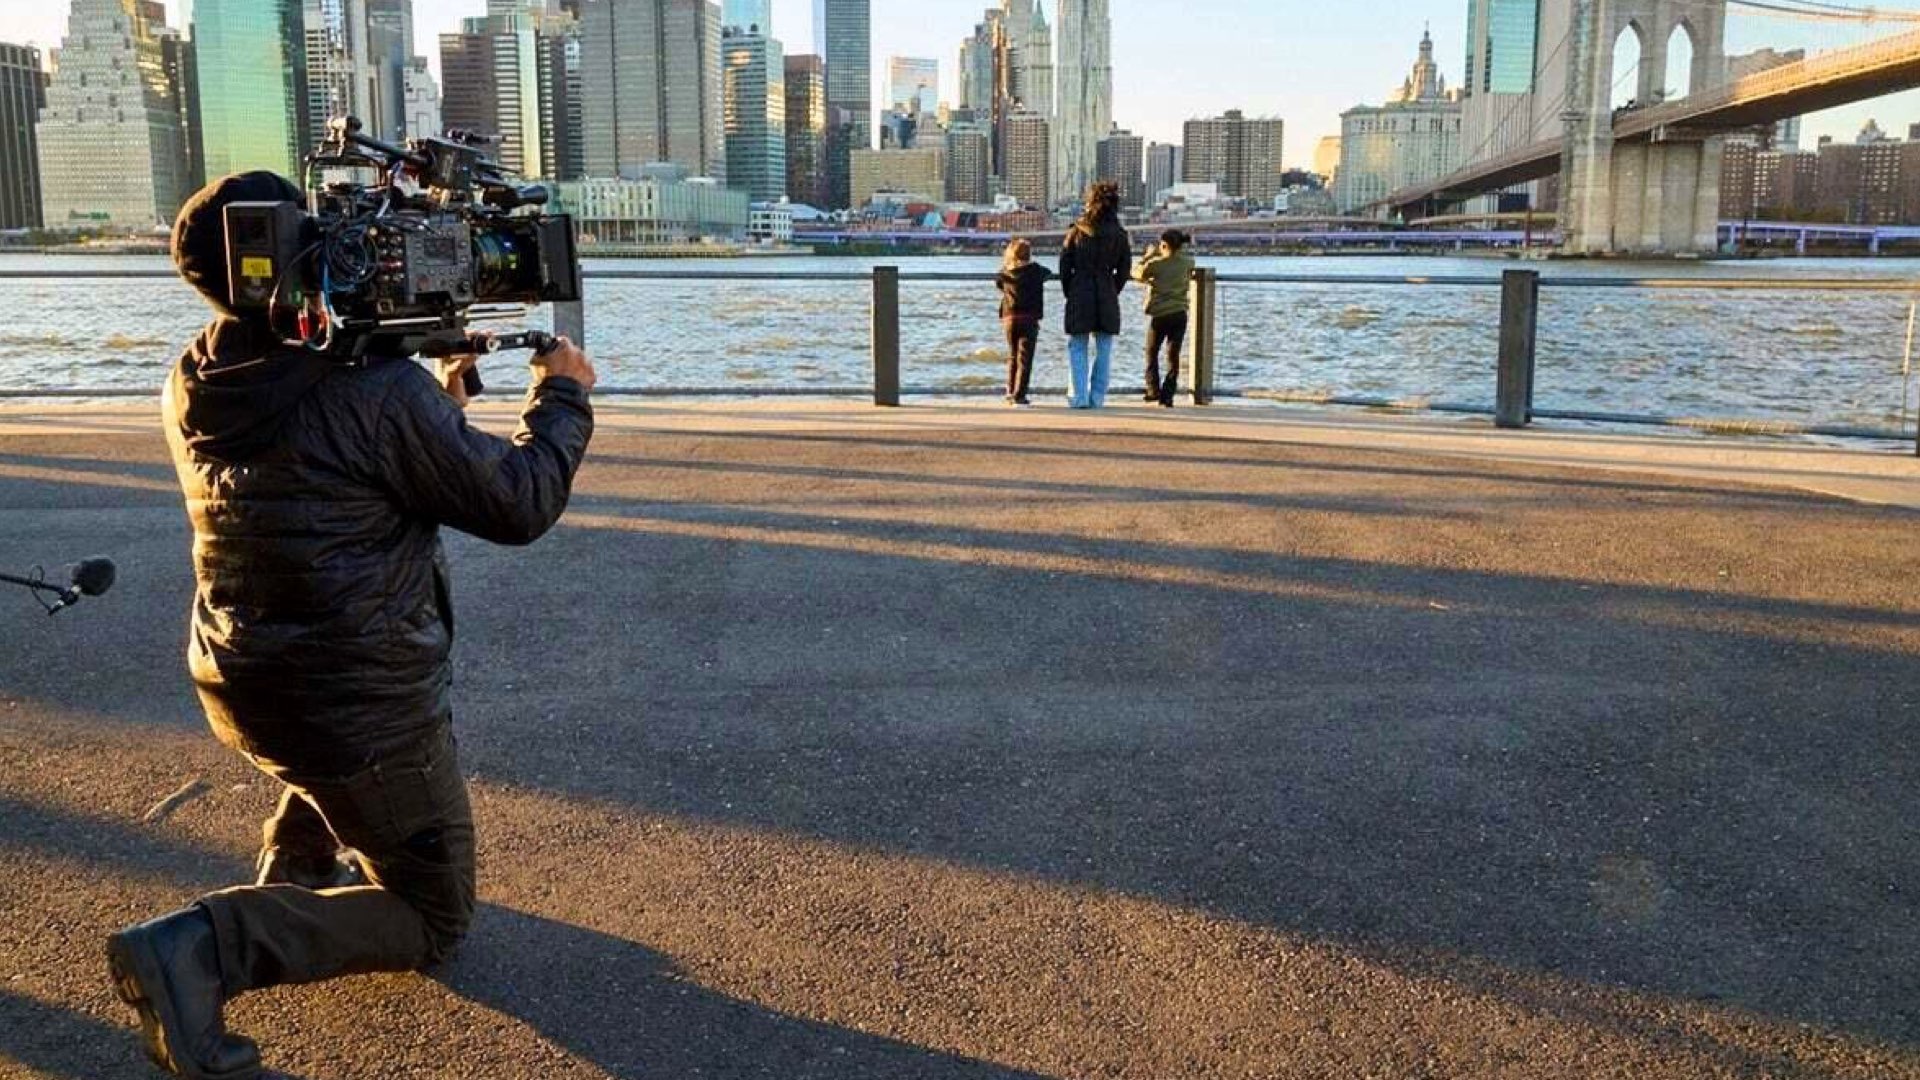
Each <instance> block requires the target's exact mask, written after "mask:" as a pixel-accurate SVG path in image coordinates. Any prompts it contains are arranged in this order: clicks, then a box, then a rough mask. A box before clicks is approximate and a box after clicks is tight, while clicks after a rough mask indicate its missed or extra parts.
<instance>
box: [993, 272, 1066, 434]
mask: <svg viewBox="0 0 1920 1080" xmlns="http://www.w3.org/2000/svg"><path fill="white" fill-rule="evenodd" d="M996 280H997V281H998V282H999V285H1000V321H1001V322H1002V323H1003V324H1005V326H1006V329H1007V404H1009V405H1030V404H1032V402H1030V401H1028V400H1027V389H1028V387H1029V386H1031V385H1032V383H1033V354H1034V351H1035V350H1036V349H1037V348H1038V347H1039V345H1040V323H1041V321H1042V320H1044V319H1045V318H1046V317H1047V282H1049V281H1052V280H1053V271H1051V270H1049V269H1047V268H1046V267H1044V266H1041V265H1040V264H1039V263H1036V262H1034V261H1033V245H1032V244H1031V243H1029V242H1027V241H1026V240H1024V239H1023V240H1015V241H1014V242H1013V243H1011V244H1008V245H1007V255H1006V262H1005V263H1004V265H1002V266H1001V268H1000V276H999V278H997V279H996Z"/></svg>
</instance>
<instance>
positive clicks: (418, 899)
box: [407, 827, 474, 965]
mask: <svg viewBox="0 0 1920 1080" xmlns="http://www.w3.org/2000/svg"><path fill="white" fill-rule="evenodd" d="M464 837H465V833H464V832H463V831H462V830H459V829H451V830H450V829H445V828H439V827H436V828H432V829H426V830H423V831H421V832H419V833H416V834H414V835H413V836H410V837H408V838H407V853H408V855H410V856H412V857H413V859H415V860H417V862H418V863H419V864H422V865H429V866H433V867H435V868H436V872H435V874H434V875H433V876H434V878H435V879H436V880H435V881H434V882H433V886H432V887H431V888H428V889H423V890H421V891H419V892H417V893H416V894H415V895H414V896H413V897H411V898H410V899H411V900H412V902H413V906H414V910H416V911H418V912H419V913H420V921H421V924H422V927H423V929H424V930H425V931H426V938H427V950H426V957H425V961H424V962H425V964H428V965H431V964H437V963H439V962H440V961H442V960H445V959H446V958H447V957H448V956H449V955H451V954H452V953H453V950H454V949H455V948H457V947H458V946H459V944H460V942H461V940H462V939H463V938H465V937H466V936H467V931H468V929H470V928H471V927H472V926H473V909H474V880H473V870H474V868H473V857H472V845H471V842H470V841H469V842H465V843H463V842H462V840H463V838H464Z"/></svg>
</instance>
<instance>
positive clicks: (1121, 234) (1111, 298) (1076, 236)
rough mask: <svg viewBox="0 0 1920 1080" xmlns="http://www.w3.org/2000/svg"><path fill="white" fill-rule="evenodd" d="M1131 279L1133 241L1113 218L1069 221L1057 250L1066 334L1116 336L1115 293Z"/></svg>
mask: <svg viewBox="0 0 1920 1080" xmlns="http://www.w3.org/2000/svg"><path fill="white" fill-rule="evenodd" d="M1132 277H1133V241H1132V239H1131V238H1129V237H1128V236H1127V230H1126V227H1125V226H1123V225H1121V224H1120V221H1119V219H1118V218H1111V217H1110V218H1103V219H1101V220H1099V221H1091V222H1090V221H1087V220H1086V219H1084V218H1082V219H1081V220H1079V221H1077V222H1075V223H1074V226H1073V228H1071V229H1069V230H1067V239H1066V243H1065V244H1064V245H1063V246H1062V247H1061V248H1060V287H1061V288H1063V289H1065V290H1066V293H1067V317H1066V328H1067V334H1068V336H1070V337H1077V336H1079V335H1081V334H1118V333H1119V332H1120V293H1121V292H1122V291H1123V290H1125V289H1126V287H1127V282H1128V281H1129V280H1131V279H1132Z"/></svg>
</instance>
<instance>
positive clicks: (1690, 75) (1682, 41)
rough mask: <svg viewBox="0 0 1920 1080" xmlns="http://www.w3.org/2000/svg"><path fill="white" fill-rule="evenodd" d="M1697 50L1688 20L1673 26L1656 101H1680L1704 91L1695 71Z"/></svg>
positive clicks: (1661, 70) (1668, 36) (1668, 37)
mask: <svg viewBox="0 0 1920 1080" xmlns="http://www.w3.org/2000/svg"><path fill="white" fill-rule="evenodd" d="M1696 51H1697V50H1696V49H1695V48H1694V43H1693V27H1692V26H1691V25H1689V23H1688V21H1687V20H1686V19H1681V20H1680V21H1678V22H1676V23H1675V24H1674V26H1673V32H1672V33H1669V34H1668V35H1667V47H1666V54H1667V55H1666V63H1665V64H1663V65H1661V69H1660V93H1659V94H1657V95H1656V96H1655V97H1656V100H1659V101H1678V100H1680V99H1681V98H1683V97H1687V96H1689V95H1690V94H1692V93H1693V92H1694V91H1695V90H1701V89H1704V86H1703V85H1702V84H1701V81H1700V79H1699V77H1698V75H1699V73H1698V72H1697V71H1695V70H1694V68H1695V64H1694V62H1693V61H1694V54H1695V52H1696Z"/></svg>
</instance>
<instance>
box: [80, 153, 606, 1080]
mask: <svg viewBox="0 0 1920 1080" xmlns="http://www.w3.org/2000/svg"><path fill="white" fill-rule="evenodd" d="M302 197H303V196H302V194H301V192H300V191H299V189H298V188H296V187H295V186H294V185H293V184H291V183H290V182H288V181H287V180H285V179H283V178H281V177H279V176H276V175H273V174H271V173H261V172H255V173H247V174H244V175H239V176H229V177H226V178H224V179H221V180H217V181H215V182H214V183H212V184H210V185H208V186H207V187H206V188H205V189H203V190H202V191H200V192H199V193H198V194H197V195H195V196H194V197H193V199H192V200H190V201H189V202H188V204H187V206H186V208H185V209H184V210H182V211H181V213H180V217H179V220H178V222H177V223H176V224H175V227H174V233H173V255H174V261H175V264H176V266H177V268H178V270H179V273H180V276H181V277H182V278H183V279H185V280H186V281H187V283H188V284H190V285H192V286H194V287H195V288H196V289H198V290H199V291H200V292H201V293H202V294H203V295H204V296H205V297H206V298H207V300H208V301H209V302H210V303H211V304H212V305H213V307H214V308H215V309H216V317H215V318H214V320H213V321H212V322H211V323H210V324H209V325H208V326H207V327H206V329H205V330H203V331H202V332H201V333H200V335H199V337H198V339H197V340H195V341H194V342H193V344H192V345H190V346H189V347H188V348H187V350H186V352H185V354H184V355H183V356H182V357H181V359H180V361H179V363H178V365H177V366H176V367H175V369H174V371H173V372H172V374H171V376H170V377H169V379H168V383H167V387H166V396H165V404H164V421H165V425H166V433H167V438H168V442H169V444H170V446H171V448H172V451H173V459H174V464H175V467H176V469H177V471H178V473H179V478H180V485H181V488H182V489H183V491H184V493H185V496H186V503H187V510H188V514H189V516H190V517H191V519H192V521H193V526H194V533H195V542H194V564H195V572H196V576H197V580H198V593H197V596H196V598H195V601H194V609H193V619H192V633H191V639H190V642H189V647H188V655H189V662H190V667H191V669H192V675H193V680H194V683H195V686H196V687H197V689H198V691H199V695H200V699H201V702H202V704H203V706H204V708H205V710H206V714H207V719H208V721H209V723H210V725H211V726H212V728H213V730H214V733H215V734H216V735H217V736H218V737H219V739H220V740H221V741H222V742H223V743H225V744H226V745H228V746H230V747H232V748H233V749H235V750H237V751H239V752H240V753H241V754H243V755H245V756H246V757H247V758H248V760H250V761H251V762H252V763H253V764H254V765H256V766H258V767H259V768H260V769H261V770H262V771H263V772H265V773H266V774H267V775H269V776H271V777H273V778H274V779H275V780H277V781H279V782H280V786H281V788H282V791H281V795H280V802H279V807H278V810H277V811H276V812H275V814H274V816H273V817H272V818H271V819H270V820H269V821H268V822H267V824H266V827H265V830H264V840H265V843H264V846H263V848H262V850H261V852H260V858H259V865H258V880H257V882H256V883H255V884H253V885H249V886H242V887H239V888H233V889H228V890H225V891H222V892H216V893H213V894H210V895H208V896H204V897H202V898H201V899H200V900H199V901H197V902H196V903H194V904H192V905H191V906H189V907H186V908H184V909H182V910H180V911H177V912H174V913H173V914H171V915H167V916H165V917H162V918H159V919H156V920H153V921H151V922H147V923H143V924H141V925H139V926H135V927H132V928H129V929H127V930H123V931H121V932H120V933H118V934H115V935H114V936H113V938H112V939H111V940H110V942H109V946H108V955H109V959H110V963H111V967H112V973H113V977H114V981H115V987H116V990H117V991H118V992H119V993H120V995H121V996H122V997H123V998H124V999H126V1000H127V1001H128V1002H129V1004H132V1005H133V1006H134V1007H135V1008H136V1009H137V1011H138V1012H139V1014H140V1020H141V1027H142V1035H143V1037H144V1041H145V1043H146V1047H147V1051H148V1054H149V1055H150V1056H151V1057H153V1058H154V1060H155V1061H156V1062H157V1063H158V1064H160V1065H161V1066H162V1067H163V1068H168V1069H171V1070H172V1071H174V1072H175V1073H178V1074H180V1075H182V1076H188V1077H209V1078H211V1077H217V1078H220V1080H236V1078H242V1077H251V1076H254V1075H256V1074H257V1073H258V1072H259V1070H260V1052H259V1048H258V1047H257V1046H256V1045H255V1043H254V1042H253V1041H252V1040H250V1039H247V1038H245V1037H244V1036H240V1035H234V1034H229V1033H228V1032H227V1031H226V1027H225V1023H224V1020H223V1017H222V1009H223V1006H224V1004H225V1003H226V1002H227V1001H228V1000H229V999H231V998H233V997H234V996H235V995H238V994H241V993H244V992H246V991H249V990H257V989H261V988H263V987H268V986H275V985H281V984H288V983H303V982H313V981H317V980H321V979H329V978H333V977H335V976H340V975H349V974H356V973H363V972H376V971H403V970H411V969H415V968H419V967H422V966H425V965H428V964H431V963H434V962H436V961H438V960H440V959H442V958H443V957H445V956H446V955H447V954H448V953H449V951H450V950H451V949H452V948H453V947H454V946H455V944H456V943H458V942H459V940H460V939H461V937H462V936H463V935H464V934H465V933H466V930H467V927H468V923H469V922H470V920H471V918H472V914H473V907H474V828H473V816H472V811H471V809H470V808H469V806H468V801H467V791H466V786H465V784H464V782H463V781H462V779H461V776H460V772H459V768H458V765H457V762H456V757H455V744H454V737H453V732H452V704H451V700H450V696H451V695H450V691H451V686H452V675H453V671H452V664H451V660H450V652H451V646H452V639H453V619H452V610H451V604H450V598H449V590H448V577H447V566H446V561H445V557H444V555H443V553H442V550H441V545H440V539H439V530H440V527H441V526H443V525H445V526H451V527H452V528H455V529H458V530H460V531H462V532H466V533H471V534H472V535H474V536H477V537H480V538H482V539H485V540H490V541H493V542H495V543H500V544H513V545H523V544H529V543H532V542H533V541H535V540H537V539H538V538H539V537H540V536H541V535H542V534H544V533H545V532H547V530H548V529H550V528H552V527H553V525H554V523H555V522H556V521H558V520H559V518H560V515H561V513H562V512H563V511H564V510H565V508H566V505H567V499H568V496H569V494H570V492H571V488H572V484H573V478H574V474H575V471H576V470H577V469H578V468H579V466H580V461H581V458H582V457H583V456H584V455H585V453H586V449H587V443H588V440H589V439H590V438H591V436H592V432H593V413H592V409H591V407H590V405H589V402H588V395H589V393H590V392H591V390H592V389H593V385H594V377H595V376H594V370H593V365H592V364H591V363H590V362H589V361H588V359H587V357H586V356H585V355H583V354H582V353H581V352H580V350H579V349H577V348H575V347H573V346H572V345H571V344H567V343H566V342H565V341H564V340H562V341H561V342H560V344H559V347H557V348H555V349H554V350H552V351H551V352H550V353H549V354H548V355H545V356H541V357H538V358H536V359H535V360H534V361H533V373H534V385H533V389H532V390H531V391H530V392H529V394H528V396H527V400H526V405H525V411H524V412H523V413H522V414H521V422H520V428H519V430H518V432H516V433H515V435H514V437H513V438H512V439H511V440H506V439H500V438H496V437H493V436H491V435H487V434H484V433H481V432H479V431H476V430H474V429H473V428H471V427H469V426H468V424H467V422H466V418H465V415H464V413H463V412H462V411H461V405H462V404H464V396H463V395H462V394H461V392H460V390H459V384H460V371H461V370H462V368H464V367H465V366H468V365H470V364H471V363H472V358H471V357H467V358H457V359H456V360H455V361H453V362H442V364H441V365H440V371H439V374H438V376H437V377H436V376H435V375H433V374H429V373H428V371H427V370H426V369H424V368H423V367H421V366H420V365H419V364H417V363H415V362H413V361H412V360H410V359H402V358H380V357H374V358H370V359H360V360H353V361H345V360H342V359H340V358H336V357H332V356H328V355H325V354H321V353H316V352H313V351H310V350H308V349H304V348H300V347H297V346H289V345H285V344H283V343H282V341H281V340H280V338H279V336H278V335H277V333H276V332H275V330H274V328H273V327H272V326H271V325H270V323H269V321H268V319H267V318H266V317H265V316H263V315H248V316H244V317H243V316H238V315H236V314H235V312H234V311H233V309H232V308H231V306H230V305H229V303H228V297H229V289H228V281H227V274H228V271H227V256H226V237H225V226H224V219H223V214H224V209H225V207H226V206H227V205H229V204H230V203H235V202H271V201H276V200H286V199H300V198H302ZM354 853H357V855H356V854H354Z"/></svg>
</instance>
